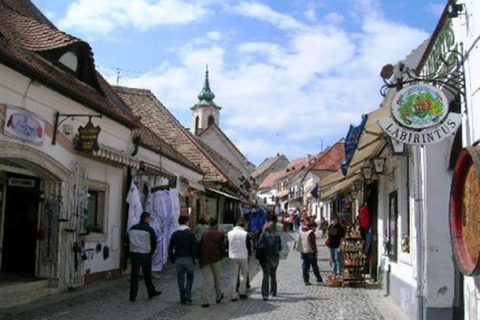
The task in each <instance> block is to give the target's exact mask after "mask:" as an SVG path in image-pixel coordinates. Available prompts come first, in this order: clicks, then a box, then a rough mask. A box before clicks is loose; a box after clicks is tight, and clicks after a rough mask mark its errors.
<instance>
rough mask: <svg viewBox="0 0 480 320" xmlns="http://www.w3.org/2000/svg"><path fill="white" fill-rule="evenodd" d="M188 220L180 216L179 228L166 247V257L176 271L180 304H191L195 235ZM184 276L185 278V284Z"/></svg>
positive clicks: (186, 217)
mask: <svg viewBox="0 0 480 320" xmlns="http://www.w3.org/2000/svg"><path fill="white" fill-rule="evenodd" d="M189 220H190V218H189V217H188V216H185V215H181V216H180V217H179V218H178V223H179V224H180V227H179V228H178V230H177V231H175V232H174V233H173V234H172V238H171V239H170V245H169V247H168V256H169V258H170V261H172V263H174V264H175V269H176V270H177V282H178V289H179V291H180V303H181V304H186V303H192V286H193V276H194V275H193V272H194V266H195V251H196V248H195V247H196V240H195V234H194V233H193V231H192V230H190V228H189V227H188V221H189ZM185 275H186V278H187V283H186V284H185Z"/></svg>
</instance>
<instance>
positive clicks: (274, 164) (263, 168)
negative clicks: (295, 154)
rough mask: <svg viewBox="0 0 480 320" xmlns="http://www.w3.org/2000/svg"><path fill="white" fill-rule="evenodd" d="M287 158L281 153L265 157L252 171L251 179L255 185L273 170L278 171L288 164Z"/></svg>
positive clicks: (260, 182) (259, 183)
mask: <svg viewBox="0 0 480 320" xmlns="http://www.w3.org/2000/svg"><path fill="white" fill-rule="evenodd" d="M288 163H289V161H288V159H287V157H285V156H284V155H283V154H277V155H276V156H275V157H270V158H266V159H265V160H264V161H263V162H262V163H261V164H260V165H259V166H258V168H256V169H255V171H253V173H252V179H253V180H254V181H255V183H256V184H257V185H261V184H262V183H263V181H264V180H265V179H266V178H267V177H268V176H269V175H270V174H271V173H274V172H279V171H282V170H283V169H285V168H286V167H287V166H288Z"/></svg>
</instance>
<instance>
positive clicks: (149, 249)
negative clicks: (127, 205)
mask: <svg viewBox="0 0 480 320" xmlns="http://www.w3.org/2000/svg"><path fill="white" fill-rule="evenodd" d="M149 223H150V213H148V212H143V213H142V214H141V215H140V223H138V224H136V225H134V226H132V227H131V228H130V230H128V233H127V244H128V246H129V251H130V259H131V260H132V274H131V275H130V301H132V302H134V301H135V299H137V293H138V272H139V271H140V267H142V271H143V278H144V279H145V285H146V286H147V292H148V297H149V298H150V299H151V298H153V297H155V296H158V295H160V294H161V293H162V292H161V291H157V290H156V289H155V287H154V285H153V283H152V255H153V253H154V252H155V249H156V248H157V236H156V235H155V231H153V229H152V228H151V227H150V226H149Z"/></svg>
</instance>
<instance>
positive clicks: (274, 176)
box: [258, 171, 283, 189]
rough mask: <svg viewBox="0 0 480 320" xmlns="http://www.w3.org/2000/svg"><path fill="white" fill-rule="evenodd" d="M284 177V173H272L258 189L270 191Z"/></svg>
mask: <svg viewBox="0 0 480 320" xmlns="http://www.w3.org/2000/svg"><path fill="white" fill-rule="evenodd" d="M282 176H283V171H279V172H273V173H270V174H269V175H268V176H267V177H266V178H265V180H263V182H262V184H261V185H260V186H259V187H258V189H268V188H271V187H273V186H274V185H275V184H276V181H277V180H278V179H279V178H280V177H282Z"/></svg>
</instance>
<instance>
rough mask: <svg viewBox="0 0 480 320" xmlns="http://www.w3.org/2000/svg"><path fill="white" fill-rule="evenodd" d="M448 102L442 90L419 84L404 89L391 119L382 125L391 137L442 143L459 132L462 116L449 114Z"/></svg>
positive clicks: (396, 98) (409, 141) (395, 103)
mask: <svg viewBox="0 0 480 320" xmlns="http://www.w3.org/2000/svg"><path fill="white" fill-rule="evenodd" d="M448 107H449V104H448V99H447V97H446V96H445V94H444V93H443V92H442V91H441V90H439V89H438V88H436V87H434V86H431V85H428V84H424V83H417V84H414V85H411V86H408V87H406V88H403V89H402V90H400V91H399V92H398V93H397V94H396V95H395V97H394V99H393V102H392V105H391V114H392V116H391V117H388V118H383V119H380V120H378V125H379V126H380V127H381V128H382V130H383V131H384V132H385V133H386V134H387V135H388V136H390V137H391V138H393V139H395V140H397V141H399V142H403V143H406V144H413V145H426V144H432V143H437V142H440V141H442V140H444V139H446V138H448V137H449V136H451V135H454V134H455V133H456V132H457V129H458V128H459V127H460V125H461V124H462V116H461V115H460V114H458V113H453V112H450V113H449V112H448Z"/></svg>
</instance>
